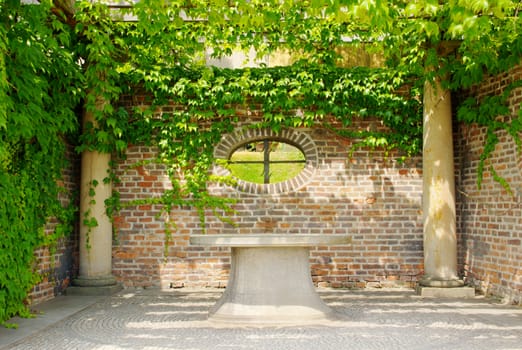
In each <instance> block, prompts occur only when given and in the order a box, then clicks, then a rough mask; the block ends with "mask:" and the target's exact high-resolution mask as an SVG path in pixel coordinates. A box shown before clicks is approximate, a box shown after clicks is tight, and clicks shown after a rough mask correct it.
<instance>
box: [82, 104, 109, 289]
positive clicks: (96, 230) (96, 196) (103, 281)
mask: <svg viewBox="0 0 522 350" xmlns="http://www.w3.org/2000/svg"><path fill="white" fill-rule="evenodd" d="M103 103H104V102H103V101H99V102H97V107H98V108H100V109H101V108H103ZM87 123H95V120H94V116H93V113H92V112H90V111H86V112H85V113H84V118H83V125H84V126H85V125H86V124H87ZM110 159H111V155H110V154H109V153H100V152H97V151H84V152H83V153H82V162H81V183H80V186H81V187H80V247H79V248H80V273H79V276H78V278H77V279H76V280H75V281H74V284H75V285H76V286H79V287H94V288H93V289H94V291H92V292H90V293H97V294H105V293H107V292H112V290H113V287H115V286H116V279H115V278H114V276H113V275H112V223H111V221H110V219H109V217H108V216H107V214H106V211H105V200H106V199H107V198H109V197H110V196H111V192H112V188H111V184H110V183H108V182H107V183H106V182H105V181H104V179H105V178H106V177H107V176H108V172H107V170H108V169H109V162H110Z"/></svg>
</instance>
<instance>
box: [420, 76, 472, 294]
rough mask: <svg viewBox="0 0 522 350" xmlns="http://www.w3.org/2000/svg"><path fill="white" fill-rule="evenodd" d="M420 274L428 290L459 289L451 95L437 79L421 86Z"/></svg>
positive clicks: (460, 282)
mask: <svg viewBox="0 0 522 350" xmlns="http://www.w3.org/2000/svg"><path fill="white" fill-rule="evenodd" d="M423 114H424V117H423V123H424V131H423V201H422V207H423V216H424V217H423V220H424V272H425V275H424V277H423V279H422V280H421V281H420V284H421V285H422V286H428V287H459V286H462V285H463V282H462V280H459V278H458V275H457V234H456V210H455V173H454V165H453V134H452V125H451V120H452V116H451V94H450V91H448V90H447V89H444V88H443V87H442V85H441V81H440V78H435V80H434V81H432V82H429V81H427V82H426V83H425V86H424V113H423Z"/></svg>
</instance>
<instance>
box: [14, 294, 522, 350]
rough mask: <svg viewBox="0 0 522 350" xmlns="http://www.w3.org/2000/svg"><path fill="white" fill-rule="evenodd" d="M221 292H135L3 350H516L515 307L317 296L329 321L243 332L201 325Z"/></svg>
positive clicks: (520, 331) (519, 324)
mask: <svg viewBox="0 0 522 350" xmlns="http://www.w3.org/2000/svg"><path fill="white" fill-rule="evenodd" d="M221 293H222V290H214V289H202V290H184V289H181V290H173V291H159V290H154V289H152V290H136V291H128V290H127V291H123V292H122V293H120V294H118V295H115V296H112V297H109V298H106V299H102V300H101V301H99V302H97V303H95V304H93V305H92V306H91V307H89V308H87V309H84V310H82V311H80V312H78V313H76V314H75V315H73V316H71V317H69V318H67V319H65V320H63V321H60V322H59V323H57V324H56V325H55V326H53V327H50V328H48V329H47V330H45V331H43V332H40V333H37V334H36V335H34V336H32V337H29V338H27V339H25V340H23V341H21V342H19V343H17V344H15V345H14V346H12V347H10V348H8V349H17V350H19V349H24V350H27V349H38V350H41V349H62V348H67V349H89V350H92V349H95V350H109V349H110V350H119V349H121V350H123V349H184V350H187V349H192V350H194V349H271V350H274V349H321V350H322V349H348V348H349V349H442V348H445V349H488V350H490V349H521V348H522V308H520V307H517V306H508V305H501V304H495V303H493V302H490V301H488V300H487V299H485V298H482V297H476V298H473V299H460V300H454V299H427V298H421V297H418V296H416V295H415V294H414V292H413V291H411V290H407V289H404V290H403V289H389V290H320V296H321V298H322V299H323V300H324V301H325V302H326V303H327V304H328V305H330V306H331V307H332V309H333V310H334V311H335V314H336V318H335V319H333V320H331V321H327V322H323V323H322V324H310V325H306V326H303V325H300V326H277V327H276V326H274V327H251V326H250V327H247V326H244V325H240V324H238V325H229V324H227V325H222V324H216V323H211V322H209V321H207V315H208V310H209V309H210V308H211V307H212V305H214V303H215V302H216V301H217V300H218V298H219V297H220V295H221Z"/></svg>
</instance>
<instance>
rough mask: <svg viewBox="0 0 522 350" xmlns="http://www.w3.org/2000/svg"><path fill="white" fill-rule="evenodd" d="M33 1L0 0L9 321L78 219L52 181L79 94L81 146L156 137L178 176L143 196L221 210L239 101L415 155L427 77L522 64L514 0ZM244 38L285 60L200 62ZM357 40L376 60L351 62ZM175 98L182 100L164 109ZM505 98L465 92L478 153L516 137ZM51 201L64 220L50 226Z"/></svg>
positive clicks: (1, 213) (161, 156)
mask: <svg viewBox="0 0 522 350" xmlns="http://www.w3.org/2000/svg"><path fill="white" fill-rule="evenodd" d="M30 3H31V4H22V3H21V2H20V1H19V0H3V1H0V21H2V24H3V25H2V26H0V51H1V54H0V94H1V96H0V131H1V132H0V188H1V189H2V193H5V196H4V197H5V200H4V201H3V202H2V203H0V235H1V237H2V239H1V241H0V322H4V321H5V320H6V319H7V318H9V317H11V316H12V315H14V314H17V313H23V312H24V310H25V308H24V306H23V300H24V298H26V296H27V291H28V290H29V289H30V288H31V286H32V285H33V284H34V283H35V282H36V281H37V280H38V278H39V277H38V275H37V274H35V273H34V271H33V264H34V258H33V255H32V252H33V251H34V249H36V248H38V247H40V246H42V245H45V244H48V243H49V242H52V241H55V240H56V238H57V237H58V236H60V235H61V234H62V233H63V232H65V231H66V230H65V228H66V227H70V225H69V226H67V224H66V223H67V221H68V218H69V217H70V216H71V215H70V213H71V211H70V210H69V209H67V208H63V207H62V206H61V205H60V203H59V202H58V200H57V197H58V192H59V191H60V186H59V185H58V184H59V179H60V176H61V171H62V170H63V168H64V166H65V164H64V159H65V157H64V152H65V149H64V140H65V138H66V136H73V137H71V139H72V140H76V139H77V137H76V136H77V135H78V132H79V129H80V128H79V123H78V122H77V118H78V116H79V113H77V112H78V111H79V108H78V107H84V108H83V109H84V110H86V111H88V112H90V113H92V114H93V115H94V120H93V121H92V122H88V123H86V124H85V125H83V127H82V130H81V136H80V137H79V140H80V144H79V145H78V147H77V150H78V151H79V152H81V151H84V150H98V151H101V152H113V153H114V154H118V155H120V156H124V154H125V149H126V147H127V145H128V144H131V143H132V144H134V143H143V144H148V145H154V146H157V147H158V149H159V153H158V157H157V159H154V160H151V161H154V162H159V163H161V164H164V165H165V167H166V169H167V173H168V175H169V176H170V178H171V180H172V183H173V186H172V189H170V190H168V191H165V193H164V194H162V196H161V197H160V198H151V199H150V201H155V202H157V203H161V204H163V205H164V207H165V210H166V211H167V212H168V211H170V209H171V208H173V207H174V206H177V205H192V206H194V207H196V208H197V209H198V210H199V212H200V215H201V216H203V215H204V214H205V210H206V208H214V209H215V210H216V211H215V213H216V215H220V214H218V212H220V210H224V211H225V213H226V212H227V211H228V210H229V207H228V205H229V203H228V202H227V201H226V200H224V199H221V198H215V197H212V196H210V194H209V193H208V191H207V186H208V183H209V182H212V181H229V179H224V178H214V177H212V176H211V175H210V173H209V169H210V167H211V165H212V164H213V162H214V159H213V157H212V151H213V146H214V145H215V144H216V142H218V140H219V139H220V137H221V135H222V134H223V133H224V132H228V131H230V130H232V128H233V127H234V126H235V125H236V123H237V122H238V116H237V115H236V110H237V107H238V106H241V107H248V106H250V105H253V106H255V107H256V109H259V108H260V109H261V111H262V116H261V118H260V120H259V121H258V124H257V126H258V127H270V128H273V129H274V130H276V131H277V130H279V129H281V128H283V127H299V126H313V125H317V124H320V125H323V126H325V127H328V128H330V129H331V130H333V131H335V132H339V133H340V134H342V136H344V137H350V138H353V139H355V140H357V142H358V144H360V145H363V146H371V147H384V148H388V149H399V150H401V151H402V154H403V155H404V156H408V155H412V154H416V153H418V152H419V151H420V148H421V141H420V135H421V131H422V130H421V108H422V106H421V103H420V101H422V87H423V84H424V83H425V82H426V81H428V82H429V81H430V80H431V79H433V78H434V77H435V76H436V75H438V76H441V77H445V78H447V79H446V80H445V81H446V84H447V85H446V86H445V87H447V88H450V89H451V90H452V91H456V92H457V91H462V90H463V89H467V88H469V87H471V86H473V85H475V84H478V83H480V82H481V80H482V79H483V78H484V77H485V76H486V75H487V74H499V73H501V72H505V71H508V70H509V69H510V68H512V67H513V66H514V65H516V64H519V63H520V57H521V52H522V39H521V38H520V35H519V33H520V32H522V31H521V29H522V28H521V24H522V21H521V19H520V15H519V12H520V6H521V5H520V2H519V1H514V0H499V1H494V2H492V1H484V0H449V1H444V2H440V1H438V0H417V1H384V0H359V1H355V0H327V1H317V0H309V1H279V0H278V1H276V0H263V1H260V0H233V1H228V0H227V1H225V0H191V1H185V0H170V1H157V0H141V1H139V2H134V1H129V2H128V3H126V2H121V1H120V2H117V3H116V2H114V3H115V4H116V5H110V3H111V2H108V3H109V5H107V2H101V1H100V2H97V1H86V0H82V1H79V2H77V3H76V5H75V4H74V2H73V1H69V0H54V1H51V0H41V1H39V2H38V3H37V4H33V2H30ZM237 49H239V50H251V49H254V51H255V53H256V55H257V58H262V57H267V56H268V57H270V56H271V55H274V54H277V53H284V54H285V55H289V56H290V57H291V62H292V64H291V65H290V66H288V67H260V68H255V69H254V68H249V69H241V70H227V69H218V68H209V67H206V66H205V60H206V58H207V57H208V56H212V57H226V56H227V55H230V54H231V53H232V52H233V51H234V50H237ZM355 50H363V51H366V52H369V53H371V54H375V55H377V56H379V57H381V58H382V63H381V64H380V66H379V67H378V68H375V67H373V68H362V67H351V68H350V67H346V66H345V63H346V56H347V55H350V54H351V53H352V52H354V51H355ZM343 67H344V68H343ZM517 84H518V83H516V82H515V83H514V85H513V88H515V87H517V86H519V85H517ZM138 90H140V91H141V90H143V91H145V95H147V96H149V97H150V99H149V100H147V101H143V104H142V106H141V108H136V109H132V110H128V109H123V108H120V107H119V105H118V101H119V99H120V97H121V96H122V95H124V94H131V95H132V94H133V93H134V92H136V91H138ZM507 93H508V92H506V94H507ZM167 103H170V104H173V105H175V106H176V107H177V108H173V109H172V111H171V112H168V113H162V114H160V113H157V110H158V106H162V105H165V104H167ZM505 105H506V95H505V94H504V95H502V96H499V97H491V98H487V99H484V100H472V99H468V100H465V102H463V103H462V104H460V105H458V106H457V109H458V113H457V118H458V120H459V121H462V122H465V123H469V124H479V125H481V126H483V127H485V128H487V130H488V132H487V133H488V137H487V139H486V141H485V145H484V155H483V157H482V158H483V160H484V161H485V159H487V156H488V155H489V154H490V153H491V150H492V149H494V145H495V143H496V142H497V137H496V134H497V133H498V132H499V131H500V130H507V131H508V133H509V135H511V136H512V137H513V140H514V142H516V143H517V144H518V145H519V147H520V132H521V130H522V115H521V114H520V113H519V114H518V115H517V116H515V117H514V118H511V119H510V118H506V119H505V120H504V119H500V118H499V117H500V116H501V115H505V114H508V110H507V109H506V108H505ZM357 118H376V119H377V120H381V121H382V123H383V125H385V126H386V127H387V129H386V132H385V131H383V130H379V131H378V132H377V131H372V130H357V128H355V127H352V126H353V125H354V123H353V121H354V120H356V119H357ZM347 130H349V131H347ZM73 143H74V142H73ZM484 161H483V162H481V164H482V165H481V166H479V169H478V170H479V171H481V169H482V168H483V167H484V164H485V163H484ZM500 182H502V181H500ZM107 203H108V204H110V205H109V208H108V210H109V212H110V211H113V210H117V209H118V208H119V207H120V206H121V203H119V201H118V194H117V193H115V195H114V197H113V198H111V199H110V200H109V201H108V202H107ZM49 217H57V218H59V219H60V220H62V221H63V222H64V224H65V225H64V226H60V229H58V230H57V231H56V233H54V234H51V235H46V234H44V233H43V232H44V231H43V226H44V224H45V222H46V221H47V220H48V218H49Z"/></svg>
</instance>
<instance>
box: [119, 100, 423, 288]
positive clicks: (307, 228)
mask: <svg viewBox="0 0 522 350" xmlns="http://www.w3.org/2000/svg"><path fill="white" fill-rule="evenodd" d="M134 99H135V100H136V97H135V96H134ZM254 114H255V113H254ZM359 126H360V127H366V126H367V125H359ZM256 133H257V134H246V135H245V134H244V133H242V136H238V135H239V133H238V134H231V135H228V136H227V137H225V138H224V140H223V141H222V143H221V144H219V145H217V147H216V152H217V153H216V156H217V157H219V156H220V155H223V154H227V152H228V151H227V148H228V150H231V148H233V146H234V145H235V144H238V143H239V142H242V141H245V140H254V139H256V138H258V137H261V136H263V135H261V134H259V133H267V135H268V136H270V135H271V134H270V132H268V131H256ZM265 136H266V135H265ZM280 136H281V137H283V140H282V141H284V140H289V139H291V140H293V141H295V140H301V141H299V143H301V146H303V147H304V146H306V149H305V154H307V160H308V164H307V167H306V173H305V174H304V175H302V176H301V177H299V178H297V180H293V181H294V182H289V183H286V184H283V185H282V186H279V187H277V186H272V185H258V186H254V187H255V188H251V187H248V186H246V185H245V184H242V185H241V184H240V186H238V187H237V188H232V187H214V188H212V191H213V192H214V193H215V194H221V195H224V196H228V197H231V198H235V199H237V204H236V205H235V206H234V209H235V210H236V214H235V215H234V217H233V219H234V220H235V221H236V223H237V226H236V227H235V226H232V225H229V224H225V223H223V222H221V221H219V220H218V219H216V218H215V217H212V216H211V215H209V216H208V217H207V220H208V221H207V223H206V226H207V227H206V228H207V233H208V234H215V233H235V234H242V233H267V234H271V233H277V234H296V233H311V234H325V235H340V234H349V235H351V236H352V238H353V244H351V245H347V246H331V247H316V248H314V249H313V250H312V252H311V259H310V262H311V272H312V276H313V280H314V282H315V283H317V284H320V285H324V286H333V287H354V286H357V287H363V286H366V285H368V284H370V285H373V286H381V285H407V286H410V285H412V284H413V283H414V282H415V281H416V278H417V277H418V275H420V274H421V273H422V264H423V252H422V222H421V190H422V179H421V177H422V173H421V169H422V164H421V162H420V159H412V160H411V161H409V162H408V163H406V164H398V163H397V162H396V161H395V159H394V156H393V155H388V156H386V155H385V154H384V153H383V152H380V151H368V150H364V151H357V152H355V153H354V154H353V157H351V158H350V157H349V156H348V154H349V152H350V147H351V146H352V143H351V141H349V140H346V139H341V138H339V137H337V136H336V135H334V134H333V133H331V132H330V131H327V130H326V129H321V128H313V129H301V130H288V131H285V132H284V133H283V134H281V135H280ZM239 138H242V139H239ZM154 154H155V150H154V148H152V147H145V146H142V145H136V146H132V147H130V148H129V149H128V152H127V154H126V159H125V160H121V161H120V162H119V163H118V164H117V166H116V167H115V169H114V170H115V172H116V173H117V175H119V177H120V178H121V183H120V184H119V185H117V187H116V189H117V190H118V191H120V193H121V200H122V202H123V203H125V202H126V201H129V200H135V199H140V198H145V197H149V196H154V195H157V194H159V193H161V192H162V191H164V190H165V189H167V188H169V184H168V182H167V179H166V176H165V174H164V171H163V169H162V167H161V166H159V165H155V164H144V165H141V166H139V167H134V166H133V164H135V163H136V162H141V161H144V160H147V159H151V158H152V157H153V155H154ZM221 170H222V169H221ZM216 171H217V172H219V171H220V169H216ZM267 186H272V187H267ZM159 213H160V207H158V206H150V205H142V206H137V207H127V208H124V209H123V210H122V211H121V212H120V215H119V216H118V217H117V218H116V221H115V224H116V227H117V229H118V235H117V240H116V242H115V244H114V245H113V272H114V275H115V276H116V277H117V278H118V280H119V281H120V282H121V283H123V284H124V285H125V286H144V287H146V286H162V287H163V288H168V287H180V286H214V287H219V286H224V285H225V284H226V281H227V276H228V269H229V266H230V255H229V248H216V247H211V248H208V247H199V246H190V245H189V243H188V242H189V236H190V235H191V234H197V233H202V229H201V227H200V224H199V218H198V216H197V214H196V212H195V211H194V210H191V209H189V208H177V209H175V210H174V211H173V212H172V213H171V219H172V220H173V221H175V223H176V229H175V231H174V232H173V235H172V240H171V241H170V244H169V245H168V247H167V248H165V229H164V218H158V217H157V216H158V214H159ZM165 249H166V250H167V252H168V253H167V255H166V256H164V252H165Z"/></svg>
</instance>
